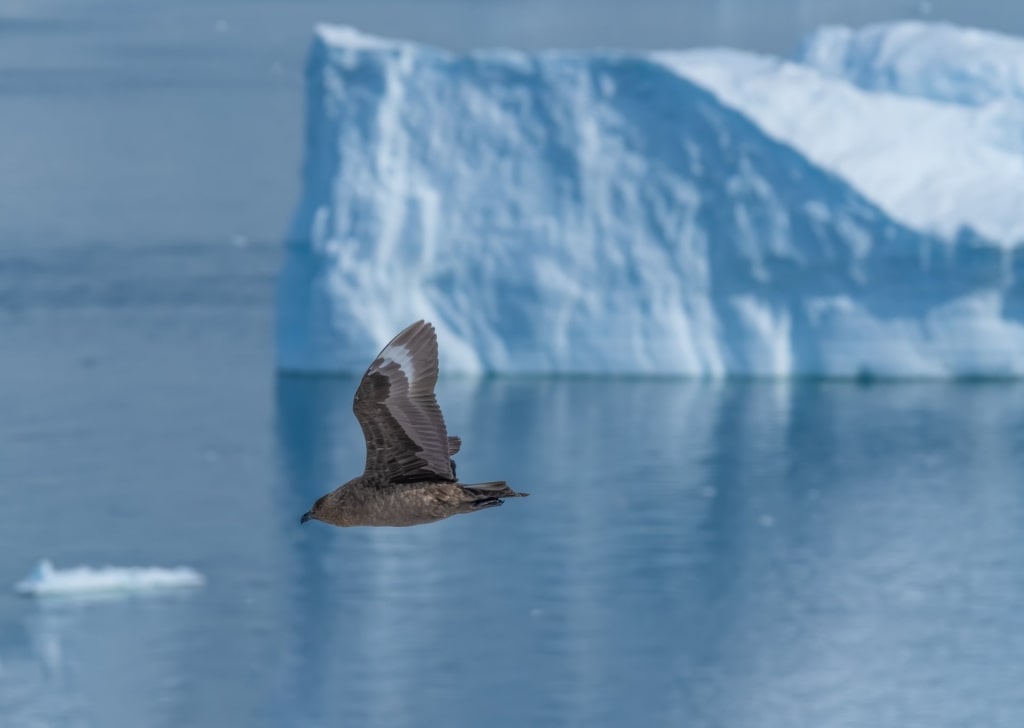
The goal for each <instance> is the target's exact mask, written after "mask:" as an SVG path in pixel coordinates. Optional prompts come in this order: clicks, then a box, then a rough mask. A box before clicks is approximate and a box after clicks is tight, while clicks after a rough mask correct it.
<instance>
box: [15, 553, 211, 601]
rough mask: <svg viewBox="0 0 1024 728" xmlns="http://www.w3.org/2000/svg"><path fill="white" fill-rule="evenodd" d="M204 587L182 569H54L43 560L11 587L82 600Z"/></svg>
mask: <svg viewBox="0 0 1024 728" xmlns="http://www.w3.org/2000/svg"><path fill="white" fill-rule="evenodd" d="M205 583H206V579H205V578H204V577H203V575H202V574H200V573H199V572H198V571H195V570H194V569H190V568H188V567H185V566H181V567H177V568H172V569H164V568H157V567H115V566H104V567H102V568H98V569H94V568H90V567H88V566H79V567H76V568H71V569H56V568H54V566H53V564H51V563H50V562H49V561H46V560H44V561H41V562H40V563H39V565H38V566H36V568H35V569H34V570H33V571H32V573H31V574H29V575H28V576H27V577H25V578H24V579H23V580H22V581H19V582H18V583H17V584H15V585H14V591H16V592H17V593H18V594H22V595H25V596H32V597H54V596H81V595H91V594H101V593H102V594H110V593H118V592H140V591H153V590H158V589H180V588H188V587H198V586H202V585H203V584H205Z"/></svg>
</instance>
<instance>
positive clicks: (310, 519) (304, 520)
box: [299, 511, 313, 524]
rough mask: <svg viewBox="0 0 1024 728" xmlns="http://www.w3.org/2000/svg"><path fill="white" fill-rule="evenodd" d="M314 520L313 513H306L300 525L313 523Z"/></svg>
mask: <svg viewBox="0 0 1024 728" xmlns="http://www.w3.org/2000/svg"><path fill="white" fill-rule="evenodd" d="M312 520H313V511H306V512H305V513H303V514H302V518H301V519H299V523H300V524H303V523H305V522H306V521H312Z"/></svg>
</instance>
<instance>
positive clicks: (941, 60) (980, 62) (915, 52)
mask: <svg viewBox="0 0 1024 728" xmlns="http://www.w3.org/2000/svg"><path fill="white" fill-rule="evenodd" d="M796 59H797V60H798V61H799V62H801V63H803V64H804V65H807V66H813V67H814V68H817V69H818V70H820V71H822V72H824V73H826V74H829V75H832V76H836V77H840V78H845V79H847V80H848V81H851V82H853V83H855V84H857V85H858V86H860V87H861V88H865V89H870V90H873V91H888V92H891V93H897V94H905V95H908V96H919V97H921V98H926V99H933V100H936V101H942V102H945V103H952V104H962V105H966V106H985V105H989V104H992V103H993V102H1000V101H1017V102H1021V101H1024V39H1021V38H1017V37H1014V36H1010V35H1003V34H1001V33H995V32H992V31H989V30H979V29H976V28H963V27H959V26H956V25H951V24H949V23H928V22H921V21H906V22H901V23H882V24H878V25H868V26H865V27H863V28H858V29H853V28H848V27H845V26H826V27H823V28H820V29H818V30H816V31H815V32H813V33H811V34H810V35H809V36H808V37H807V38H806V39H805V40H804V42H803V43H802V44H801V46H800V49H799V50H798V51H797V54H796Z"/></svg>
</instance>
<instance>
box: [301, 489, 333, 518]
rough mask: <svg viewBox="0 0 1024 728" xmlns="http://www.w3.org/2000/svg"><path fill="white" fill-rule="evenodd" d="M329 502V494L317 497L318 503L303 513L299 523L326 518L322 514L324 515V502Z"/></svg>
mask: <svg viewBox="0 0 1024 728" xmlns="http://www.w3.org/2000/svg"><path fill="white" fill-rule="evenodd" d="M326 502H327V496H323V497H321V498H317V501H316V503H314V504H313V507H312V508H310V509H309V510H308V511H306V512H305V513H303V514H302V518H301V519H300V520H299V523H305V522H306V521H322V520H324V519H323V518H322V517H321V516H322V515H323V510H324V504H325V503H326Z"/></svg>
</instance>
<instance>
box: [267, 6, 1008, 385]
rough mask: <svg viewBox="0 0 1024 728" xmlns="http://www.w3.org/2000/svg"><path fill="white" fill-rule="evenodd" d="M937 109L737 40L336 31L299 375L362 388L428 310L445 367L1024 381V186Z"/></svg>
mask: <svg viewBox="0 0 1024 728" xmlns="http://www.w3.org/2000/svg"><path fill="white" fill-rule="evenodd" d="M673 55H676V61H678V63H677V62H675V61H671V59H670V58H669V57H670V56H673ZM667 59H669V60H667ZM790 104H791V105H792V106H793V108H794V109H796V112H794V113H791V111H790V110H789V109H788V105H790ZM939 106H942V104H939V103H938V102H936V101H935V100H928V99H902V98H900V97H898V96H895V95H893V94H888V93H887V94H881V93H869V92H867V91H864V90H862V89H859V88H857V87H856V86H855V85H853V84H851V83H850V82H849V81H848V80H846V79H844V78H842V77H838V76H832V75H829V74H826V73H824V72H822V71H820V70H815V69H812V68H809V67H805V66H798V64H794V63H788V62H784V61H781V60H778V59H774V60H773V59H764V58H760V57H755V56H750V55H749V54H740V53H738V52H732V51H722V52H711V51H709V52H702V53H701V54H692V55H689V56H687V55H686V54H682V55H680V54H664V53H662V54H655V53H627V52H557V51H551V52H541V53H522V52H516V51H480V52H475V53H471V54H466V55H459V54H452V53H448V52H446V51H443V50H439V49H436V48H430V47H426V46H421V45H417V44H414V43H407V42H402V41H392V40H387V39H380V38H374V37H371V36H367V35H364V34H361V33H359V32H358V31H355V30H353V29H350V28H334V27H330V26H321V27H319V28H318V29H317V32H316V34H315V38H314V42H313V47H312V50H311V53H310V57H309V62H308V69H307V115H308V121H307V140H306V159H305V166H304V175H303V192H302V197H301V200H300V203H299V206H298V209H297V211H296V214H295V216H294V219H293V223H292V226H291V228H290V231H289V234H288V244H287V252H286V257H285V261H284V265H283V269H282V272H281V276H280V279H279V288H278V335H277V347H278V348H277V359H278V366H279V367H280V368H281V369H282V370H286V371H305V372H353V373H354V372H361V371H363V370H364V369H365V367H366V364H367V362H368V361H369V357H371V356H372V355H373V354H374V353H375V352H376V351H378V350H379V348H380V347H381V346H382V345H383V344H384V343H385V342H386V341H387V340H388V339H389V338H390V337H391V336H393V335H394V334H395V333H396V332H398V331H400V330H401V329H402V328H403V327H404V326H406V325H407V324H409V323H410V322H412V321H415V320H416V319H419V318H426V319H429V320H431V321H433V322H434V324H435V325H436V326H437V329H438V335H439V340H440V349H441V366H442V370H443V371H445V372H446V373H451V372H467V373H483V372H494V373H505V374H517V373H542V374H547V373H592V374H627V373H628V374H673V375H688V376H699V377H724V376H732V375H740V376H800V375H811V376H816V375H825V376H851V377H854V376H855V377H921V376H925V377H958V376H970V377H973V376H1021V375H1024V255H1022V250H1024V249H1022V248H1020V247H1018V246H1016V245H1015V244H1014V239H1015V236H1016V235H1018V234H1019V233H1020V231H1021V230H1022V228H1021V226H1020V222H1019V220H1018V219H1017V215H1016V212H1017V210H1019V209H1021V208H1022V207H1024V200H1021V201H1020V203H1018V202H1017V201H1016V198H1015V197H1014V195H1016V194H1017V190H1020V189H1024V184H1022V182H1024V172H1022V171H1021V164H1020V161H1019V159H1018V158H1017V157H1015V156H1014V153H1013V152H1012V151H1008V150H1007V149H1005V148H999V147H998V145H996V144H991V143H989V142H990V141H991V140H988V141H985V140H984V139H982V138H981V137H978V136H977V135H978V134H981V135H983V134H984V133H988V132H987V131H985V130H986V129H989V127H986V126H984V125H982V126H981V127H978V126H976V125H975V122H976V121H977V120H978V119H977V117H976V116H972V114H976V113H977V110H966V111H965V110H964V109H963V108H961V107H956V108H952V107H951V108H952V111H949V110H948V109H943V110H942V111H940V110H939ZM933 112H934V113H933ZM965 114H966V116H965ZM899 124H911V125H914V126H913V128H912V129H910V130H909V131H908V130H900V131H898V132H896V131H892V130H891V129H888V128H887V125H899ZM979 129H981V130H982V131H979ZM972 134H975V135H976V136H970V135H972ZM963 135H967V136H968V137H969V138H962V137H963ZM951 136H955V137H956V138H955V139H954V138H950V137H951ZM915 137H920V140H921V141H919V140H918V139H915ZM964 149H966V150H968V151H969V154H967V157H969V158H968V159H963V160H959V161H958V157H957V156H956V155H958V154H959V153H960V152H959V151H957V150H961V151H962V150H964ZM929 154H930V155H932V157H934V156H935V155H940V156H941V155H950V157H949V159H948V161H943V160H935V159H934V158H929V157H928V155H929ZM986 165H988V166H986ZM915 167H917V168H920V169H921V170H923V174H924V175H925V176H926V177H928V179H924V178H922V177H917V178H915V176H914V169H915ZM958 174H959V175H963V177H962V179H953V180H947V179H943V177H944V176H948V175H958ZM1004 188H1006V189H1004ZM1004 224H1005V226H1006V227H1005V229H996V227H995V226H998V225H1004ZM962 226H964V227H965V228H970V229H961V227H962ZM986 226H988V227H986ZM979 229H980V232H979ZM986 232H992V233H993V234H992V235H986V234H984V233H986ZM995 233H998V234H995Z"/></svg>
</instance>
